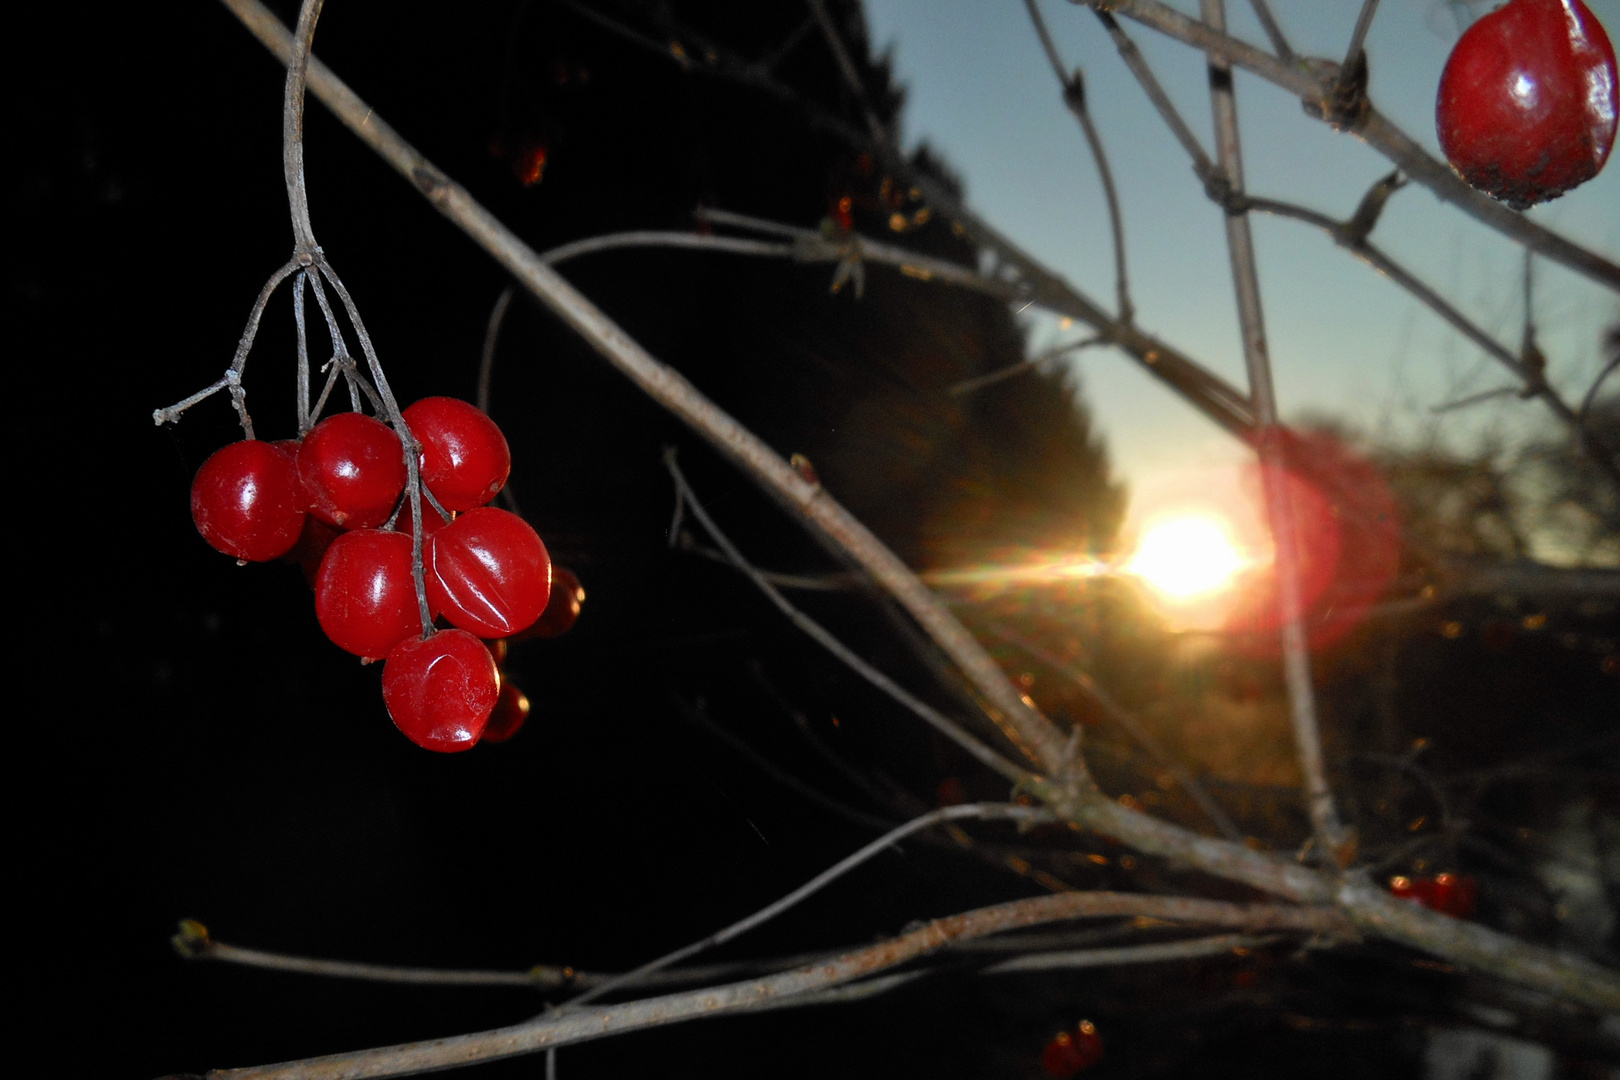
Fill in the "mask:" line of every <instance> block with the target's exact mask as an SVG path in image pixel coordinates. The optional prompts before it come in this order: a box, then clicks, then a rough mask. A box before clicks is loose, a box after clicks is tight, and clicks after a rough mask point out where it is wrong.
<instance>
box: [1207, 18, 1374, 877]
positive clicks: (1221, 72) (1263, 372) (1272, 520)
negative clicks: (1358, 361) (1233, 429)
mask: <svg viewBox="0 0 1620 1080" xmlns="http://www.w3.org/2000/svg"><path fill="white" fill-rule="evenodd" d="M1200 8H1201V10H1202V12H1203V15H1204V21H1205V22H1206V23H1208V24H1210V25H1211V26H1213V27H1215V28H1216V29H1217V30H1224V29H1225V26H1226V13H1225V5H1224V3H1223V0H1200ZM1209 76H1210V78H1209V86H1210V91H1209V93H1210V102H1211V106H1212V108H1213V109H1214V113H1215V143H1216V154H1217V158H1218V161H1219V163H1220V169H1221V172H1222V173H1223V174H1224V176H1225V178H1226V182H1227V185H1228V189H1229V190H1230V191H1231V193H1232V194H1233V195H1234V196H1237V197H1241V196H1242V193H1243V153H1242V148H1241V144H1240V142H1239V137H1238V118H1237V101H1236V97H1235V95H1234V94H1233V90H1232V69H1231V67H1230V66H1228V65H1227V63H1226V62H1225V61H1224V60H1222V59H1220V58H1219V57H1216V56H1213V55H1212V56H1210V58H1209ZM1226 241H1227V247H1228V249H1229V251H1230V253H1231V260H1232V278H1233V284H1234V286H1235V288H1236V292H1237V308H1238V325H1239V330H1240V331H1241V333H1242V336H1243V356H1244V362H1245V364H1246V366H1247V368H1248V372H1249V398H1250V400H1251V401H1253V403H1254V411H1255V420H1256V422H1257V424H1258V426H1259V429H1260V430H1259V435H1260V438H1259V441H1258V446H1257V449H1258V450H1259V453H1260V466H1261V467H1260V481H1261V488H1262V490H1263V493H1264V496H1265V502H1266V516H1267V518H1268V519H1269V524H1270V526H1271V537H1272V544H1273V547H1274V548H1275V555H1274V560H1275V563H1276V578H1277V599H1278V605H1279V607H1280V608H1281V611H1280V614H1281V616H1282V626H1281V628H1280V632H1281V636H1282V657H1283V678H1284V682H1285V683H1286V684H1287V687H1288V705H1289V715H1290V718H1291V720H1292V721H1293V728H1294V746H1295V753H1296V755H1297V757H1298V759H1299V767H1300V773H1301V775H1302V776H1303V778H1304V782H1305V798H1306V807H1307V809H1308V811H1309V812H1310V817H1311V823H1312V825H1313V827H1314V829H1315V832H1316V839H1317V842H1318V843H1319V844H1320V845H1321V848H1322V855H1323V858H1324V859H1325V860H1327V862H1328V865H1332V864H1333V863H1334V862H1337V863H1338V864H1339V865H1341V866H1342V865H1344V864H1345V863H1346V862H1348V861H1349V858H1350V856H1351V854H1352V852H1351V850H1350V848H1351V844H1350V842H1349V841H1350V837H1349V836H1348V834H1347V833H1346V832H1345V830H1344V827H1343V826H1342V825H1341V824H1340V823H1339V814H1338V811H1337V809H1336V808H1335V807H1334V805H1333V792H1332V791H1331V790H1330V789H1329V787H1328V784H1327V777H1326V775H1325V772H1324V770H1323V767H1322V740H1321V733H1320V731H1319V728H1318V725H1317V719H1316V692H1315V689H1314V687H1313V686H1312V685H1311V658H1310V651H1309V644H1308V641H1307V638H1306V635H1305V621H1304V607H1305V605H1304V602H1303V600H1302V598H1301V593H1300V584H1299V568H1300V552H1299V549H1298V546H1297V545H1298V534H1297V532H1296V531H1295V527H1294V521H1295V514H1294V507H1293V504H1292V500H1291V499H1290V497H1289V491H1288V485H1287V483H1286V473H1285V472H1284V469H1285V463H1284V461H1283V456H1282V452H1281V447H1280V446H1279V440H1278V438H1277V433H1276V425H1277V397H1276V391H1275V390H1274V389H1273V386H1272V378H1271V360H1270V357H1269V355H1268V350H1267V345H1266V325H1265V316H1264V315H1263V314H1262V312H1261V307H1260V277H1259V273H1258V272H1257V270H1256V268H1255V257H1254V239H1253V236H1252V234H1251V233H1250V230H1249V217H1248V215H1247V214H1245V213H1232V212H1228V213H1227V215H1226Z"/></svg>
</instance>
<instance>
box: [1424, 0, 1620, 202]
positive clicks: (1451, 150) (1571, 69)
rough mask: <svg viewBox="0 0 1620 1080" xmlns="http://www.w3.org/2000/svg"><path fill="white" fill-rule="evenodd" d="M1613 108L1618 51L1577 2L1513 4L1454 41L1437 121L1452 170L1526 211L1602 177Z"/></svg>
mask: <svg viewBox="0 0 1620 1080" xmlns="http://www.w3.org/2000/svg"><path fill="white" fill-rule="evenodd" d="M1615 104H1616V103H1615V62H1614V46H1613V45H1611V44H1610V43H1609V37H1608V35H1607V34H1605V33H1604V32H1603V26H1602V25H1601V24H1600V23H1599V22H1598V21H1597V19H1596V17H1594V16H1593V14H1592V12H1591V11H1590V10H1588V9H1587V6H1586V5H1585V4H1583V3H1582V2H1581V0H1509V2H1508V3H1506V4H1504V5H1503V6H1501V7H1499V8H1497V9H1496V10H1495V11H1492V12H1491V13H1489V14H1488V15H1485V16H1484V17H1482V18H1481V19H1479V20H1478V21H1477V22H1475V23H1474V25H1473V26H1471V27H1469V28H1468V30H1467V32H1465V33H1464V34H1463V36H1462V37H1461V38H1460V39H1458V41H1457V44H1456V47H1455V48H1453V49H1452V51H1451V58H1450V59H1449V60H1447V61H1446V67H1445V71H1444V72H1443V73H1442V74H1441V76H1440V93H1439V98H1438V101H1437V103H1436V106H1435V118H1436V126H1437V127H1438V128H1439V134H1440V147H1441V149H1442V150H1444V151H1445V154H1446V159H1447V160H1448V161H1450V162H1451V167H1452V168H1453V169H1456V170H1457V173H1458V174H1459V175H1460V176H1461V177H1462V178H1463V179H1464V180H1467V181H1468V182H1469V183H1470V184H1472V185H1473V186H1474V187H1476V188H1478V189H1480V190H1481V191H1483V192H1485V193H1486V194H1487V195H1490V196H1492V197H1493V198H1496V199H1500V200H1502V201H1503V202H1505V203H1507V204H1508V205H1509V206H1512V207H1514V208H1515V209H1519V210H1523V209H1525V208H1526V207H1528V206H1530V205H1532V204H1534V203H1538V202H1545V201H1546V200H1548V199H1554V198H1557V197H1558V196H1559V195H1562V194H1563V193H1564V192H1566V191H1568V190H1569V189H1570V188H1572V187H1575V186H1576V185H1578V184H1582V183H1585V182H1586V181H1587V180H1590V179H1591V178H1592V177H1594V176H1596V175H1597V173H1598V170H1599V169H1601V168H1603V163H1604V161H1606V160H1607V159H1608V156H1609V151H1610V149H1612V148H1613V146H1614V136H1615V124H1616V112H1615Z"/></svg>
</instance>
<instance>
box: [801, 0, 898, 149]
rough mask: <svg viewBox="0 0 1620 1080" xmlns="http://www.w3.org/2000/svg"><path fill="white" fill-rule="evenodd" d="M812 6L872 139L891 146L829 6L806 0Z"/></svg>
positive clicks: (811, 11) (822, 33) (821, 1)
mask: <svg viewBox="0 0 1620 1080" xmlns="http://www.w3.org/2000/svg"><path fill="white" fill-rule="evenodd" d="M805 2H806V3H808V4H809V5H810V13H811V14H812V15H814V16H815V17H816V23H817V25H819V26H820V27H821V35H822V37H824V38H826V39H827V46H828V48H830V49H831V50H832V54H833V58H834V59H835V60H837V61H838V71H839V74H841V75H843V77H844V82H845V83H846V84H848V86H849V88H850V90H851V91H852V92H853V93H854V95H855V100H856V101H858V102H860V104H861V108H862V110H863V111H864V112H865V113H866V126H867V127H868V128H870V129H871V132H872V138H874V139H876V140H877V141H878V143H879V144H880V145H882V146H889V145H891V144H892V142H893V140H891V139H890V138H889V133H888V131H887V130H886V129H885V128H884V126H883V121H882V120H880V119H878V115H877V112H876V111H875V110H874V109H873V108H872V105H871V102H869V101H868V100H867V97H866V87H865V86H863V85H861V76H860V73H859V72H857V71H856V70H855V61H854V58H853V57H851V56H850V55H849V48H848V47H847V46H846V45H845V44H844V39H843V38H842V37H841V36H840V35H839V33H838V27H836V26H834V25H833V21H832V16H830V15H828V14H827V5H826V4H825V3H823V0H805Z"/></svg>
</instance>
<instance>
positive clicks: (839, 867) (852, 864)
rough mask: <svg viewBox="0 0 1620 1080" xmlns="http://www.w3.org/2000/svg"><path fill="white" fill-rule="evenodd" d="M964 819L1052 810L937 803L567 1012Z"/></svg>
mask: <svg viewBox="0 0 1620 1080" xmlns="http://www.w3.org/2000/svg"><path fill="white" fill-rule="evenodd" d="M968 820H972V821H1016V822H1018V823H1019V824H1020V825H1021V826H1025V825H1034V824H1040V823H1041V822H1047V821H1051V820H1052V814H1051V812H1050V811H1047V810H1038V809H1033V808H1031V807H1027V806H1018V805H1016V804H1011V803H968V804H966V805H963V806H946V807H941V808H940V809H938V810H933V811H930V812H929V813H926V814H923V815H922V816H920V817H915V818H912V819H911V820H910V821H908V822H906V823H905V824H903V825H899V826H896V827H895V828H893V829H890V830H889V831H888V832H886V833H884V834H883V835H882V836H880V837H878V838H877V839H876V840H873V841H872V842H871V843H870V844H867V845H866V846H865V847H863V848H861V849H860V850H859V851H857V852H855V853H854V854H853V855H849V856H846V857H845V858H843V859H841V860H839V861H838V862H836V863H834V864H833V865H832V866H829V867H828V868H827V869H825V870H823V871H822V872H821V873H819V874H817V875H816V876H815V877H813V878H811V879H810V880H809V881H807V882H805V883H804V884H803V885H800V886H799V887H798V888H797V889H794V890H793V891H792V892H790V893H788V894H787V895H786V896H784V897H782V898H781V899H779V900H777V901H775V902H774V903H770V904H767V905H766V906H765V907H763V908H760V909H759V910H758V911H756V912H754V913H753V914H752V915H749V916H747V917H746V918H742V919H739V920H737V921H736V922H734V923H732V924H731V925H730V926H728V927H726V928H725V929H723V930H716V931H715V932H714V933H712V934H710V935H709V936H708V937H705V938H700V939H699V940H697V941H694V942H692V943H691V944H690V945H683V946H682V947H681V948H679V949H676V950H675V951H674V952H670V953H665V954H664V955H663V956H660V957H659V958H658V959H656V960H651V961H648V962H647V963H645V964H642V965H641V966H640V967H638V968H636V969H635V970H634V971H627V972H625V973H624V974H623V975H620V976H618V977H616V978H612V979H608V980H607V981H606V982H603V983H601V984H600V985H598V986H595V987H593V988H592V989H590V990H588V991H586V992H585V993H583V994H581V995H579V997H577V998H574V999H573V1000H572V1001H570V1002H569V1003H568V1009H569V1011H573V1009H575V1008H577V1007H578V1006H580V1005H583V1004H584V1003H586V1002H588V1001H593V1000H595V999H596V998H599V997H603V996H605V995H607V994H611V993H612V992H613V991H615V990H618V989H620V988H621V987H624V986H630V985H633V984H634V983H635V982H636V980H638V979H641V978H644V977H646V976H648V975H651V974H652V973H653V972H655V971H661V970H663V969H664V968H667V967H671V966H673V965H675V964H678V963H680V962H681V961H682V960H685V959H686V958H687V957H689V956H695V955H697V954H698V953H700V952H704V951H706V950H708V949H712V948H714V947H715V946H717V945H724V944H725V943H726V942H728V941H731V940H732V939H733V938H737V937H741V936H742V935H743V934H746V933H747V932H748V931H750V930H753V929H755V928H756V927H759V926H763V925H764V924H765V923H767V922H770V921H771V920H772V919H774V918H776V917H777V916H778V915H780V914H782V913H783V912H785V911H788V910H790V909H791V908H793V907H796V906H797V905H798V904H800V903H801V902H803V901H804V900H807V899H809V898H810V897H811V896H813V895H815V894H816V893H818V892H820V891H821V890H822V889H824V888H826V887H827V886H828V885H831V884H832V883H833V882H834V881H837V880H838V879H839V878H841V877H843V876H844V875H845V874H847V873H849V872H850V871H851V870H854V869H855V868H856V867H858V866H860V865H861V864H862V863H864V862H868V861H869V860H871V859H872V858H874V857H876V856H878V855H881V854H882V853H883V852H885V851H888V850H890V849H891V848H893V847H894V846H895V845H896V844H897V843H899V842H900V841H901V840H904V839H905V838H906V837H908V836H910V835H911V834H912V833H915V832H920V831H922V830H923V829H929V828H933V827H934V826H935V825H939V824H943V823H944V822H947V821H968ZM546 1018H547V1017H546V1016H545V1015H542V1016H541V1017H539V1020H541V1021H544V1020H545V1019H546Z"/></svg>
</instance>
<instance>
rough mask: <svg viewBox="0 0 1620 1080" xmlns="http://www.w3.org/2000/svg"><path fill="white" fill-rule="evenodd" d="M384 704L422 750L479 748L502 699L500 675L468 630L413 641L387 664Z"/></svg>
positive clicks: (401, 645)
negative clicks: (496, 705) (493, 713)
mask: <svg viewBox="0 0 1620 1080" xmlns="http://www.w3.org/2000/svg"><path fill="white" fill-rule="evenodd" d="M382 691H383V703H384V704H385V705H387V706H388V715H389V716H391V717H393V719H394V725H395V726H396V727H398V728H399V730H400V731H402V732H404V733H405V737H406V738H408V739H410V740H411V741H412V742H413V743H415V744H416V745H417V746H420V747H423V748H424V749H428V750H437V751H439V752H440V753H446V754H448V753H454V752H456V751H458V750H468V749H471V748H472V747H473V746H474V745H476V744H477V742H478V740H479V738H480V737H481V736H482V735H483V734H484V727H485V725H486V724H488V722H489V714H490V712H491V710H493V709H494V708H495V702H496V700H497V699H498V698H499V697H500V691H501V686H500V674H499V673H498V672H497V671H496V670H495V661H494V660H493V659H491V657H490V655H489V650H488V649H486V648H484V643H483V642H482V641H479V640H478V639H477V638H475V637H473V636H472V635H471V634H469V633H467V632H466V631H465V630H441V631H439V632H438V633H436V634H434V635H433V636H432V637H430V638H428V639H427V640H425V641H424V640H422V639H421V638H419V637H415V636H412V637H408V638H406V639H405V640H404V641H402V642H400V643H399V644H398V645H395V646H394V648H393V651H392V652H390V653H389V654H388V662H387V663H386V664H384V665H383V674H382Z"/></svg>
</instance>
